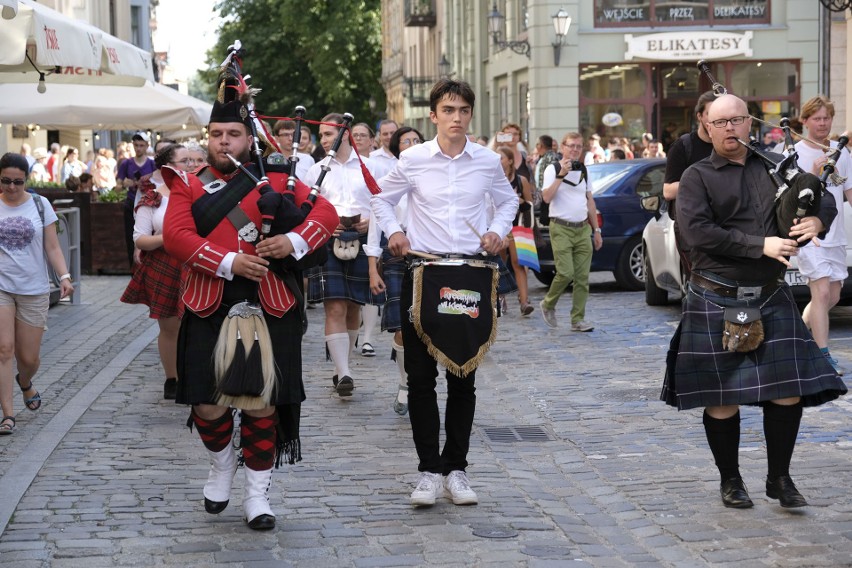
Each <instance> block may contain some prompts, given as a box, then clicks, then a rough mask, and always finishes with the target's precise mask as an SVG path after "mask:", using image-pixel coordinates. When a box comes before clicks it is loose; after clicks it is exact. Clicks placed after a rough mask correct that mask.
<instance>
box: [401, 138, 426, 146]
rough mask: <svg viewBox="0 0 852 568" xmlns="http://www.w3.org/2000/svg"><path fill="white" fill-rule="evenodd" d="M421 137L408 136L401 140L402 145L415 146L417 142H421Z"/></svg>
mask: <svg viewBox="0 0 852 568" xmlns="http://www.w3.org/2000/svg"><path fill="white" fill-rule="evenodd" d="M420 142H421V140H420V138H408V139H403V140H400V141H399V145H400V146H413V145H415V144H420Z"/></svg>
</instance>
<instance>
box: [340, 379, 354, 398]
mask: <svg viewBox="0 0 852 568" xmlns="http://www.w3.org/2000/svg"><path fill="white" fill-rule="evenodd" d="M335 386H336V387H337V395H338V396H352V391H353V390H355V381H353V380H352V377H350V376H349V375H343V377H342V378H341V379H340V380H339V381H337V385H335Z"/></svg>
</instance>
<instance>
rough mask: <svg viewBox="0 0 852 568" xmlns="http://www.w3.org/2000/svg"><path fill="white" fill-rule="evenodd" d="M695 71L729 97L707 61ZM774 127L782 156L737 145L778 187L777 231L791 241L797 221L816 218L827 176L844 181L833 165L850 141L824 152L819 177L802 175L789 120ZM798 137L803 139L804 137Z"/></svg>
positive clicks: (748, 144) (754, 146)
mask: <svg viewBox="0 0 852 568" xmlns="http://www.w3.org/2000/svg"><path fill="white" fill-rule="evenodd" d="M698 69H699V70H700V71H701V72H702V73H703V74H704V75H705V76H706V77H707V79H708V80H709V81H710V83H711V89H712V91H713V93H714V94H715V95H716V96H717V97H719V96H722V95H725V94H728V90H727V89H726V88H725V86H724V85H722V84H721V83H719V81H717V80H716V78H715V77H714V76H713V74H712V73H711V72H710V66H709V65H708V64H707V62H706V61H704V60H702V61H699V62H698ZM751 118H753V119H755V120H758V121H759V122H764V121H762V120H761V119H759V118H757V117H754V116H752V117H751ZM767 124H769V123H767ZM771 126H776V125H771ZM777 127H778V128H780V129H781V130H782V131H783V132H784V154H783V155H781V154H776V153H774V152H766V151H764V150H761V149H760V148H758V147H757V144H756V143H755V142H747V141H745V140H739V143H740V144H742V145H743V146H746V147H747V148H748V149H749V150H751V151H752V152H753V153H754V154H755V155H756V156H758V157H759V158H760V159H761V160H762V161H763V163H764V165H765V166H766V171H767V173H768V174H769V177H770V178H771V179H772V182H773V183H774V184H775V187H776V188H777V191H776V193H775V219H776V221H777V224H778V232H779V235H780V236H781V237H783V238H785V239H789V238H791V237H790V229H791V228H792V227H793V225H794V224H795V222H796V220H797V219H802V218H803V217H809V216H813V215H816V213H817V212H818V211H819V208H820V200H821V198H822V195H823V193H824V192H825V191H826V187H825V186H826V181H827V180H828V179H829V177H831V179H832V181H833V182H834V183H838V181H837V180H843V179H845V178H842V177H840V176H839V174H837V173H836V164H837V160H838V159H839V158H840V154H841V152H842V151H843V148H844V147H845V146H846V144H847V143H848V142H849V137H848V136H847V134H846V133H844V134H843V136H841V137H840V138H839V139H838V144H837V148H830V147H829V148H828V149H827V152H826V155H827V156H828V163H827V164H826V166H825V168H824V169H823V172H822V175H821V176H820V177H817V176H815V175H814V174H812V173H810V172H805V171H803V170H802V169H801V168H799V165H798V159H799V156H798V153H797V152H796V146H795V144H794V142H793V132H792V129H791V128H790V120H789V119H788V118H786V117H785V118H782V119H781V121H780V124H779V125H777ZM800 137H801V136H800ZM801 138H803V139H804V137H801ZM818 145H819V144H818ZM820 146H821V145H820ZM841 183H842V182H841ZM808 242H810V240H806V241H802V242H798V246H799V247H802V246H804V245H806V244H807V243H808Z"/></svg>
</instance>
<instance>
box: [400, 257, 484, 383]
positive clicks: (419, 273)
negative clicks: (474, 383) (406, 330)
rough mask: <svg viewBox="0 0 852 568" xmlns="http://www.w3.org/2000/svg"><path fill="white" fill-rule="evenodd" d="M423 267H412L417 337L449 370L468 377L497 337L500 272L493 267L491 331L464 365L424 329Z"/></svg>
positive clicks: (413, 313)
mask: <svg viewBox="0 0 852 568" xmlns="http://www.w3.org/2000/svg"><path fill="white" fill-rule="evenodd" d="M423 269H424V266H422V265H421V266H416V267H414V268H413V269H412V279H413V284H414V300H413V303H412V306H411V315H412V317H413V319H414V322H413V323H414V329H415V331H416V332H417V337H419V338H420V340H421V341H422V342H423V344H424V345H426V350H427V351H428V352H429V355H431V356H432V357H434V358H435V360H436V361H437V362H438V363H440V364H441V365H443V366H445V367H446V368H447V370H448V371H450V372H451V373H452V374H454V375H456V376H459V377H466V376H468V375H469V374H470V373H472V372H473V371H475V370H476V368H477V367H479V365H480V364H481V363H482V360H483V359H485V354H486V353H488V350H489V349H490V348H491V345H492V344H493V343H494V341H495V340H496V339H497V313H496V312H497V307H496V301H497V282H498V280H499V278H500V273H499V272H498V271H497V270H493V269H491V272H492V278H491V296H490V299H491V302H490V306H491V310H492V312H493V317H492V318H491V332H490V333H489V335H488V340H487V341H486V342H485V343H484V344H482V345H480V346H479V349H478V350H477V352H476V355H474V356H473V357H471V358H470V359H468V360H467V361H466V362H465V363H464V364H463V365H458V364H457V363H456V362H455V361H453V360H452V359H450V358H449V357H448V356H447V355H446V354H445V353H444V352H443V351H441V350H440V349H439V348H438V347H436V346H435V344H434V343H433V342H432V338H431V337H429V335H427V333H426V332H425V331H424V330H423V324H422V323H421V320H420V306H421V301H422V299H423ZM483 270H484V269H483Z"/></svg>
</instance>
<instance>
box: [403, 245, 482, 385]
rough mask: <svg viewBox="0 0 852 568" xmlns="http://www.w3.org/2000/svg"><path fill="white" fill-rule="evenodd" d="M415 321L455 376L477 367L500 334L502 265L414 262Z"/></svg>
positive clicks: (455, 260) (461, 261)
mask: <svg viewBox="0 0 852 568" xmlns="http://www.w3.org/2000/svg"><path fill="white" fill-rule="evenodd" d="M411 277H412V283H413V288H414V297H413V298H412V303H411V321H412V323H413V324H414V329H415V330H416V331H417V336H418V337H419V338H420V340H421V341H422V342H423V343H424V344H425V345H426V347H427V350H428V351H429V354H430V355H431V356H432V357H434V358H435V360H436V361H438V363H440V364H442V365H444V366H446V367H447V369H448V370H449V371H450V372H451V373H453V374H454V375H457V376H460V377H464V376H467V375H468V374H470V373H471V372H472V371H474V370H475V369H476V368H477V367H478V366H479V364H480V363H481V362H482V359H483V358H484V357H485V354H486V353H487V352H488V349H489V348H490V347H491V344H492V343H494V340H495V338H496V336H497V282H498V279H499V272H498V270H497V264H496V263H494V262H490V261H487V260H478V259H466V258H447V259H440V260H425V259H416V260H414V261H412V262H411Z"/></svg>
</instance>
